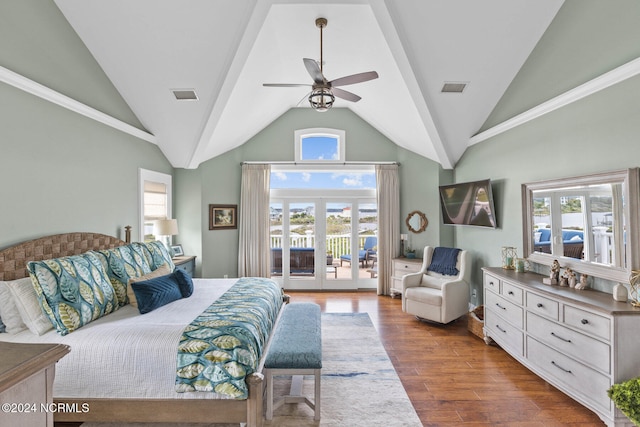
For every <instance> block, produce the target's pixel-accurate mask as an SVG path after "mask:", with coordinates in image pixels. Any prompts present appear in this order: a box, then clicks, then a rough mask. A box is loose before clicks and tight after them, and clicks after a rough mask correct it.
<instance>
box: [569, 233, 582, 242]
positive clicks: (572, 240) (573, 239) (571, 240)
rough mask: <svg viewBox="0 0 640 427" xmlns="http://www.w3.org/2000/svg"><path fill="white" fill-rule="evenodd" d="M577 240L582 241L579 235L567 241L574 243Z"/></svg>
mask: <svg viewBox="0 0 640 427" xmlns="http://www.w3.org/2000/svg"><path fill="white" fill-rule="evenodd" d="M578 240H580V241H582V237H581V236H580V235H579V234H576V235H575V236H573V237H572V238H570V239H569V241H570V242H576V241H578Z"/></svg>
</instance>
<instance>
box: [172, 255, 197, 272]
mask: <svg viewBox="0 0 640 427" xmlns="http://www.w3.org/2000/svg"><path fill="white" fill-rule="evenodd" d="M172 261H173V263H174V264H175V266H176V268H180V269H182V270H184V271H186V272H187V273H189V276H191V277H193V275H194V274H195V273H196V257H195V256H177V257H175V258H172Z"/></svg>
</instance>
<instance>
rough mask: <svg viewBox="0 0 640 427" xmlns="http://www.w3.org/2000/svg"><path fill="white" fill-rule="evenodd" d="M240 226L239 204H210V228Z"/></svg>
mask: <svg viewBox="0 0 640 427" xmlns="http://www.w3.org/2000/svg"><path fill="white" fill-rule="evenodd" d="M236 228H238V205H209V230H231V229H236Z"/></svg>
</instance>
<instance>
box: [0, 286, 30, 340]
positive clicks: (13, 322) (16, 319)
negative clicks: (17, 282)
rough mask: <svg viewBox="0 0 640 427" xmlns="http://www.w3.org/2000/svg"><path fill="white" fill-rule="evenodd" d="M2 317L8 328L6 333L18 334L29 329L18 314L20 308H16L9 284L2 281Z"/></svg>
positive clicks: (0, 292)
mask: <svg viewBox="0 0 640 427" xmlns="http://www.w3.org/2000/svg"><path fill="white" fill-rule="evenodd" d="M29 280H31V279H29ZM0 317H1V318H2V323H4V325H5V327H6V331H7V332H8V333H10V334H17V333H18V332H21V331H24V330H25V329H27V325H25V324H24V322H23V321H22V317H20V312H18V307H16V303H15V301H14V299H13V295H11V291H10V290H9V287H8V286H7V282H2V281H0Z"/></svg>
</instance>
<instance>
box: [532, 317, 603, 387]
mask: <svg viewBox="0 0 640 427" xmlns="http://www.w3.org/2000/svg"><path fill="white" fill-rule="evenodd" d="M527 332H528V333H529V335H532V336H533V337H535V338H536V339H537V340H538V341H541V342H543V343H545V344H547V345H548V346H550V347H552V348H554V349H556V350H559V351H561V352H562V353H564V354H566V355H567V356H569V357H571V358H572V359H576V360H579V361H581V362H582V363H584V364H585V365H587V366H590V367H592V368H594V369H597V370H599V371H601V372H603V373H605V374H608V373H609V372H610V371H611V347H609V345H607V344H605V343H603V342H602V341H598V340H596V339H595V338H591V337H588V336H586V335H583V334H581V333H579V332H576V331H574V330H572V329H569V328H566V327H564V326H562V325H559V324H558V323H555V322H552V321H550V320H547V319H544V318H542V317H540V316H536V315H535V314H533V313H529V312H527Z"/></svg>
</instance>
